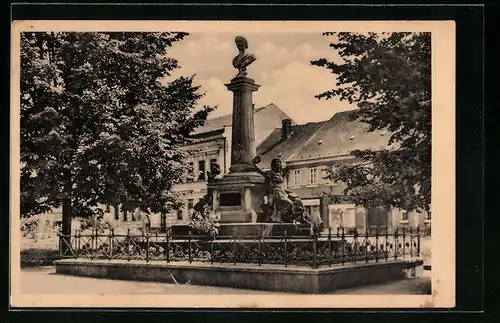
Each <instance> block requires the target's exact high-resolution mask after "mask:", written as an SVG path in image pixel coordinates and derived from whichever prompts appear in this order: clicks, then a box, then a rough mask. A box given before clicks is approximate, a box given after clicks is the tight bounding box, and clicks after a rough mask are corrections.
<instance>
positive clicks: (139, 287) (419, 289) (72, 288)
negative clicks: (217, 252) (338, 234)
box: [21, 267, 431, 295]
mask: <svg viewBox="0 0 500 323" xmlns="http://www.w3.org/2000/svg"><path fill="white" fill-rule="evenodd" d="M430 285H431V279H430V273H429V272H426V275H424V277H420V278H414V279H407V280H401V281H396V282H390V283H386V284H377V285H370V286H362V287H355V288H350V289H345V290H339V291H335V292H332V293H331V294H338V295H349V294H351V295H352V294H356V295H367V294H394V295H396V294H399V295H400V294H407V295H408V294H413V295H416V294H426V293H430ZM21 292H22V293H23V294H58V295H62V294H100V295H104V294H108V295H112V294H115V295H116V294H122V295H123V294H134V295H140V294H143V295H144V294H170V295H174V294H203V295H207V294H214V295H231V294H254V295H256V294H262V295H269V294H275V295H279V294H282V295H284V293H278V292H266V291H256V290H245V289H233V288H225V287H212V286H195V285H176V284H166V283H155V282H136V281H121V280H111V279H98V278H88V277H75V276H67V275H57V274H55V270H54V268H53V267H37V268H26V269H23V270H21ZM287 294H288V293H287Z"/></svg>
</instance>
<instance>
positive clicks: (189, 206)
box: [188, 199, 194, 210]
mask: <svg viewBox="0 0 500 323" xmlns="http://www.w3.org/2000/svg"><path fill="white" fill-rule="evenodd" d="M193 207H194V200H193V199H189V200H188V210H192V209H193Z"/></svg>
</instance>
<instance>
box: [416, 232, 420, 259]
mask: <svg viewBox="0 0 500 323" xmlns="http://www.w3.org/2000/svg"><path fill="white" fill-rule="evenodd" d="M417 257H420V226H419V225H417Z"/></svg>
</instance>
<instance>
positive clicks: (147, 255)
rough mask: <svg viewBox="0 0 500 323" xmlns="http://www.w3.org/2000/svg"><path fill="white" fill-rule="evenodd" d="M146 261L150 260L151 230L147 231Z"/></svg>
mask: <svg viewBox="0 0 500 323" xmlns="http://www.w3.org/2000/svg"><path fill="white" fill-rule="evenodd" d="M146 262H149V232H147V233H146Z"/></svg>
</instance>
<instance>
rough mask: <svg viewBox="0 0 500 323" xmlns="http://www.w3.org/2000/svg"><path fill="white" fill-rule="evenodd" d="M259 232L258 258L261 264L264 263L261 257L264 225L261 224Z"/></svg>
mask: <svg viewBox="0 0 500 323" xmlns="http://www.w3.org/2000/svg"><path fill="white" fill-rule="evenodd" d="M258 230H259V231H258V234H259V237H258V248H259V254H258V255H257V259H258V262H259V266H260V265H261V264H262V259H261V256H262V251H261V240H262V225H259V229H258Z"/></svg>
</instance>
